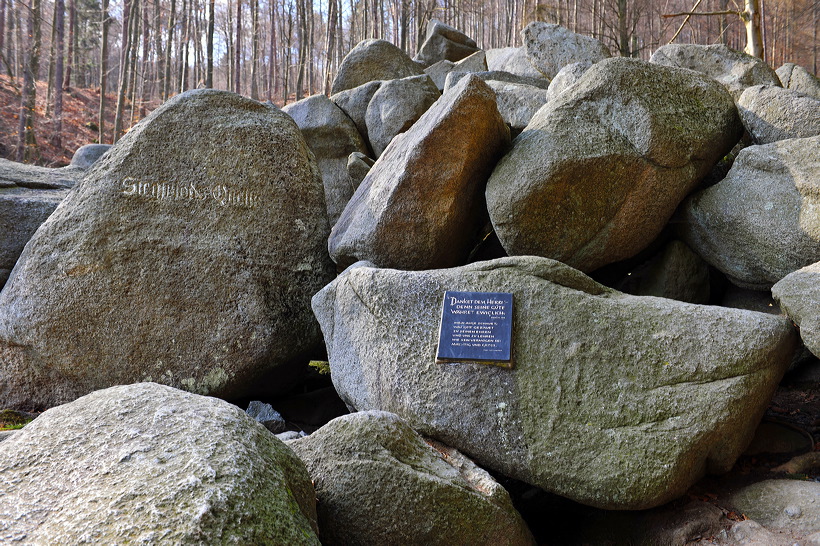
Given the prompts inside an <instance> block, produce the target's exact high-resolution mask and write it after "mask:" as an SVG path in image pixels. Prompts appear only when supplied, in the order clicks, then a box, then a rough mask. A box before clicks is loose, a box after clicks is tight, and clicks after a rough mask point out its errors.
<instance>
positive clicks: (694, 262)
mask: <svg viewBox="0 0 820 546" xmlns="http://www.w3.org/2000/svg"><path fill="white" fill-rule="evenodd" d="M616 288H617V289H618V290H620V291H621V292H626V293H627V294H633V295H635V296H657V297H659V298H669V299H672V300H678V301H685V302H687V303H700V304H706V303H709V298H710V296H711V287H710V282H709V266H708V265H707V263H706V262H705V261H704V260H703V259H702V258H701V257H700V256H698V255H697V254H695V253H694V252H692V250H691V249H690V248H689V247H688V246H686V243H683V242H681V241H678V240H672V241H669V243H667V244H666V245H664V247H663V248H662V249H661V250H660V251H659V252H658V253H657V254H655V255H654V256H652V257H651V258H650V259H649V260H647V261H646V262H644V263H642V264H640V265H638V266H637V267H635V268H634V269H633V270H632V271H630V272H629V274H628V275H627V277H626V278H624V279H622V280H621V282H619V283H618V285H617V286H616ZM728 307H731V306H728Z"/></svg>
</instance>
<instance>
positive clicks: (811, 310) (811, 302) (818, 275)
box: [772, 263, 820, 356]
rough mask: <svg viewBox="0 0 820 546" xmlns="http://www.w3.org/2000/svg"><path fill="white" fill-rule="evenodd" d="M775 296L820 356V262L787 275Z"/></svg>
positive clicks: (813, 350)
mask: <svg viewBox="0 0 820 546" xmlns="http://www.w3.org/2000/svg"><path fill="white" fill-rule="evenodd" d="M772 295H773V296H774V298H775V300H776V301H777V302H778V303H779V304H780V308H781V309H782V310H783V312H785V313H786V315H788V317H789V318H790V319H792V320H793V321H794V323H795V324H797V325H798V326H799V327H800V337H801V338H802V339H803V343H804V344H805V345H806V347H807V348H808V349H809V350H810V351H811V352H812V353H813V354H814V355H815V356H816V355H820V263H813V264H811V265H808V266H806V267H804V268H802V269H798V270H797V271H795V272H793V273H790V274H788V275H786V276H785V277H783V278H782V279H781V280H780V281H779V282H778V283H777V284H775V285H774V286H773V287H772Z"/></svg>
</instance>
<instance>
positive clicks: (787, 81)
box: [775, 63, 820, 99]
mask: <svg viewBox="0 0 820 546" xmlns="http://www.w3.org/2000/svg"><path fill="white" fill-rule="evenodd" d="M775 72H776V73H777V77H778V78H780V83H781V84H783V87H785V88H787V89H791V90H792V91H797V92H798V93H803V94H804V95H809V96H810V97H814V98H815V99H820V80H818V79H817V76H815V75H814V74H812V73H811V72H809V71H808V70H806V69H805V68H803V67H802V66H800V65H799V64H794V63H786V64H784V65H783V66H781V67H780V68H778V69H777V70H775Z"/></svg>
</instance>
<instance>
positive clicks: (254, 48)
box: [251, 0, 259, 100]
mask: <svg viewBox="0 0 820 546" xmlns="http://www.w3.org/2000/svg"><path fill="white" fill-rule="evenodd" d="M258 70H259V0H251V98H252V99H253V100H259V83H258V81H257V80H258V79H259V77H258V76H259V75H258V74H257V71H258Z"/></svg>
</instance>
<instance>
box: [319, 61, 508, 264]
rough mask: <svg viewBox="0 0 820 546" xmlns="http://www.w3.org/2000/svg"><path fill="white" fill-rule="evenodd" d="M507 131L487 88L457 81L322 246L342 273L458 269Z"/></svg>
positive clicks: (377, 167)
mask: <svg viewBox="0 0 820 546" xmlns="http://www.w3.org/2000/svg"><path fill="white" fill-rule="evenodd" d="M508 141H509V130H508V129H507V127H506V126H505V125H504V121H503V120H502V119H501V116H500V114H499V113H498V110H497V108H496V106H495V96H494V94H493V92H492V90H490V88H489V87H487V85H486V84H485V83H484V82H482V81H481V80H479V79H477V78H473V77H469V78H465V79H464V80H462V81H461V82H460V83H459V84H458V85H457V86H456V87H454V88H453V89H451V90H450V91H448V92H447V93H446V94H445V95H443V96H442V97H441V99H439V100H438V101H437V102H436V103H435V104H434V105H433V106H432V107H431V108H430V109H429V110H428V111H427V112H426V113H425V114H424V115H423V116H422V117H421V118H420V119H419V120H418V121H417V122H416V123H415V125H413V127H411V128H410V130H409V131H407V132H406V133H403V134H401V135H399V136H397V137H396V138H395V139H394V140H393V142H391V143H390V146H388V147H387V149H386V150H385V152H384V154H382V156H381V157H380V158H379V159H378V161H376V163H375V164H374V165H373V168H372V169H370V171H369V172H368V174H367V176H366V177H365V179H364V180H363V181H362V183H361V185H360V186H359V188H358V189H357V190H356V193H355V194H354V195H353V198H352V199H351V200H350V202H349V203H348V205H347V208H345V210H344V212H343V213H342V216H341V218H340V219H339V221H338V222H337V223H336V225H335V226H334V227H333V229H332V231H331V233H330V239H329V241H328V248H329V249H330V255H331V257H332V258H333V260H334V261H335V262H336V263H337V264H338V265H340V266H342V267H345V266H347V265H349V264H351V263H353V262H355V261H358V260H360V259H368V260H372V261H374V262H376V263H379V264H380V265H382V266H384V267H399V268H407V269H424V268H429V267H448V266H453V265H457V264H459V263H460V262H461V261H462V260H463V259H464V258H466V257H467V254H468V253H469V251H470V249H471V246H472V242H473V241H472V239H473V237H474V236H475V233H476V232H477V231H478V230H479V229H480V228H481V226H482V225H483V224H484V222H485V216H484V215H485V213H484V207H483V202H482V199H481V192H483V191H484V182H485V181H486V179H487V176H488V175H489V172H490V170H491V169H492V166H493V165H494V164H495V161H496V160H497V158H498V157H499V156H500V155H501V153H503V150H504V148H505V146H506V145H507V143H508Z"/></svg>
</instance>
